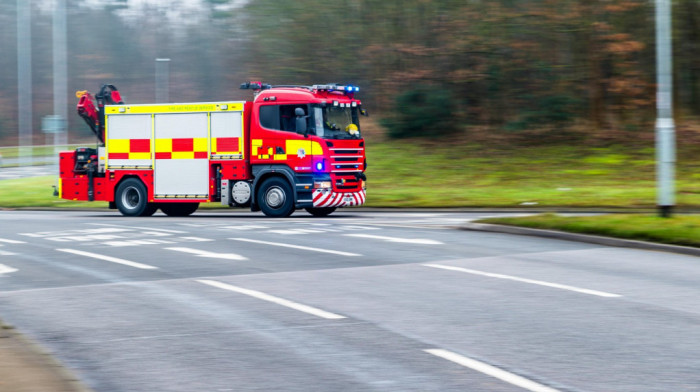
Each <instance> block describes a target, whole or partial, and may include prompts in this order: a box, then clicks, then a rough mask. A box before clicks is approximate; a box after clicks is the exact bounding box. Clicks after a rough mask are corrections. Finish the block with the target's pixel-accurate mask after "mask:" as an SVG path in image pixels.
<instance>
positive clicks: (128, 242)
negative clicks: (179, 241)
mask: <svg viewBox="0 0 700 392" xmlns="http://www.w3.org/2000/svg"><path fill="white" fill-rule="evenodd" d="M174 243H175V242H173V241H168V240H124V241H107V242H105V243H104V244H105V245H109V246H139V245H157V244H174Z"/></svg>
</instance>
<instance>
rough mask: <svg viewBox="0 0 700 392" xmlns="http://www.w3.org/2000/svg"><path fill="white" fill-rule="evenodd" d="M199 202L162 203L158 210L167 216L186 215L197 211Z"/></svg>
mask: <svg viewBox="0 0 700 392" xmlns="http://www.w3.org/2000/svg"><path fill="white" fill-rule="evenodd" d="M197 208H199V203H162V204H161V205H160V210H161V211H163V213H164V214H165V215H167V216H188V215H191V214H192V213H193V212H195V211H197Z"/></svg>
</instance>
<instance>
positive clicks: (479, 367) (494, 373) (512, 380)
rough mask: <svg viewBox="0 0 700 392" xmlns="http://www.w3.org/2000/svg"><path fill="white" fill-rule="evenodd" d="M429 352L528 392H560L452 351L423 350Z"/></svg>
mask: <svg viewBox="0 0 700 392" xmlns="http://www.w3.org/2000/svg"><path fill="white" fill-rule="evenodd" d="M423 351H425V352H427V353H428V354H432V355H435V356H436V357H440V358H443V359H446V360H448V361H451V362H454V363H456V364H458V365H462V366H464V367H468V368H470V369H472V370H476V371H477V372H481V373H483V374H486V375H488V376H491V377H494V378H497V379H499V380H501V381H504V382H507V383H508V384H512V385H515V386H517V387H520V388H523V389H526V390H528V391H532V392H560V391H559V390H558V389H554V388H551V387H548V386H546V385H544V384H540V383H538V382H535V381H532V380H530V379H527V378H525V377H523V376H519V375H517V374H515V373H511V372H507V371H505V370H503V369H499V368H497V367H495V366H492V365H489V364H487V363H484V362H481V361H477V360H476V359H473V358H469V357H465V356H463V355H459V354H456V353H453V352H451V351H447V350H442V349H429V350H423Z"/></svg>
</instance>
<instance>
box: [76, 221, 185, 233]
mask: <svg viewBox="0 0 700 392" xmlns="http://www.w3.org/2000/svg"><path fill="white" fill-rule="evenodd" d="M88 224H89V225H94V226H110V227H117V228H124V229H125V230H133V229H138V230H150V231H162V232H164V233H172V234H186V233H187V232H186V231H180V230H169V229H159V228H155V227H139V226H122V225H115V224H112V223H88Z"/></svg>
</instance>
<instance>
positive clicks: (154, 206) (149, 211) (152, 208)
mask: <svg viewBox="0 0 700 392" xmlns="http://www.w3.org/2000/svg"><path fill="white" fill-rule="evenodd" d="M158 207H160V206H159V205H158V203H148V205H147V206H146V209H145V210H143V213H141V215H139V216H151V215H153V214H155V213H156V211H158Z"/></svg>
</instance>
